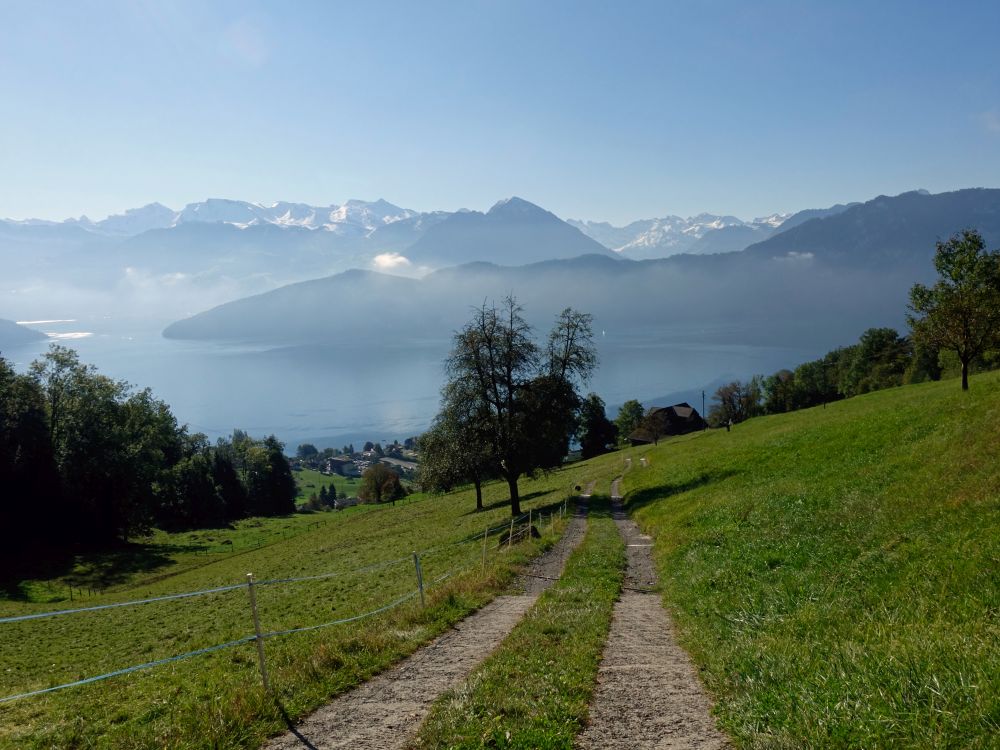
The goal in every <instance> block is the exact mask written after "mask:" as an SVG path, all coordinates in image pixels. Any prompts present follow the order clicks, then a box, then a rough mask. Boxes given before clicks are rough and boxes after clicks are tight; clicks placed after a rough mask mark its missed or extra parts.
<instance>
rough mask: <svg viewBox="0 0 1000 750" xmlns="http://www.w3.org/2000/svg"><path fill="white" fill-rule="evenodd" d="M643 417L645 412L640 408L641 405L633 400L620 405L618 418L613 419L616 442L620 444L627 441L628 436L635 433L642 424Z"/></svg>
mask: <svg viewBox="0 0 1000 750" xmlns="http://www.w3.org/2000/svg"><path fill="white" fill-rule="evenodd" d="M644 415H645V411H644V410H643V408H642V404H640V403H639V402H638V401H636V400H635V399H634V398H633V399H630V400H628V401H626V402H625V403H624V404H622V408H621V409H619V410H618V416H617V417H615V425H616V426H617V427H618V440H619V441H621V442H625V441H627V440H628V436H629V435H631V434H632V433H633V432H635V431H636V429H637V428H638V427H639V426H640V425H641V424H642V419H643V416H644Z"/></svg>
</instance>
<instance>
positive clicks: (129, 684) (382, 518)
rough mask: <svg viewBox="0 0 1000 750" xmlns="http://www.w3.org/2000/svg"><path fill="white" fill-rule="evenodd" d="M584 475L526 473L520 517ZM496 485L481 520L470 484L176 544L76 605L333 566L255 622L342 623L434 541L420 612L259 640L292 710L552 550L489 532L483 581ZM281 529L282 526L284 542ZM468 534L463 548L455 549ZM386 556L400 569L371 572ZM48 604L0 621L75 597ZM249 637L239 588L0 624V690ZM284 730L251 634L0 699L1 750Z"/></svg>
mask: <svg viewBox="0 0 1000 750" xmlns="http://www.w3.org/2000/svg"><path fill="white" fill-rule="evenodd" d="M595 471H596V469H595V468H594V467H593V466H590V465H583V464H577V465H574V466H573V467H569V468H567V469H565V470H563V471H560V472H556V473H553V474H551V475H549V476H547V477H542V478H540V479H539V480H537V481H525V482H524V483H523V484H522V495H523V497H524V499H525V504H524V507H525V510H527V509H528V508H531V509H533V510H535V511H536V512H537V510H538V509H540V508H542V509H545V510H546V511H551V510H553V509H554V508H555V507H556V504H558V503H561V502H562V501H563V499H564V498H566V497H567V496H568V495H570V494H572V491H573V487H574V486H575V485H577V484H580V483H583V482H586V481H589V479H590V478H591V476H590V475H591V474H592V473H594V472H595ZM504 493H505V485H503V486H501V485H499V484H497V485H491V486H489V487H488V488H487V491H486V496H485V501H486V503H487V504H488V505H492V506H493V507H492V509H491V510H487V511H486V512H484V513H475V512H474V511H473V508H474V507H475V502H474V499H473V497H472V494H471V492H459V493H454V494H451V495H447V496H444V497H440V498H436V497H435V498H428V499H424V500H422V501H417V502H407V503H406V504H402V505H398V506H397V507H395V508H392V507H384V508H361V509H356V510H354V509H352V510H351V511H345V512H344V513H342V514H336V515H334V514H316V515H311V516H306V517H303V520H302V521H298V520H297V519H274V520H273V521H265V522H262V523H263V526H262V527H261V529H259V531H260V532H261V534H262V535H263V536H264V537H265V538H266V539H267V540H268V543H266V544H265V545H264V546H262V547H260V548H251V549H248V550H247V551H246V552H245V553H242V554H239V553H237V554H225V555H220V556H219V557H218V558H217V559H215V558H213V557H211V556H198V555H194V554H193V553H189V552H184V553H181V554H180V555H179V559H177V560H176V561H175V562H173V563H169V564H167V565H165V566H164V567H163V568H162V569H160V570H158V571H156V572H155V573H154V572H142V573H136V574H134V575H133V576H132V577H131V578H129V577H128V576H125V579H126V580H123V581H122V582H121V583H119V584H118V585H116V586H115V587H114V588H113V589H111V590H110V591H109V592H108V593H107V594H104V595H99V596H88V597H87V598H86V599H85V601H82V602H81V601H78V602H75V603H74V604H76V605H77V606H78V605H80V604H83V605H86V606H91V605H95V604H106V603H111V602H115V601H125V600H130V599H135V598H142V597H155V596H161V595H165V594H172V593H175V592H182V591H191V590H195V589H204V588H210V587H216V586H226V585H231V584H235V583H240V582H241V581H245V574H246V573H247V572H249V571H252V572H253V573H254V574H255V575H256V576H257V577H258V579H281V578H285V577H295V576H305V575H313V574H321V573H327V572H340V573H342V575H338V576H336V577H331V578H325V579H322V580H313V581H303V582H298V583H280V582H278V583H274V584H272V585H267V586H262V587H260V588H259V590H258V592H257V597H258V602H259V605H260V614H261V620H262V625H263V629H264V631H265V632H274V631H281V630H285V629H291V628H296V627H303V626H310V625H315V624H320V623H324V622H328V621H331V620H336V619H340V618H347V617H351V616H354V615H357V614H360V613H364V612H367V611H370V610H372V609H375V608H377V607H380V606H382V605H384V604H386V603H388V602H391V601H393V600H394V599H397V598H399V597H401V596H403V595H405V594H407V593H408V592H412V591H413V589H414V588H415V577H414V569H413V562H412V559H411V558H410V554H411V552H413V551H414V550H433V551H431V552H429V553H427V554H424V555H423V557H422V564H423V572H424V579H425V581H428V582H430V581H432V580H433V579H435V578H437V577H438V576H440V575H442V574H444V573H446V572H448V571H454V570H457V571H459V572H458V574H456V575H455V576H453V577H452V578H448V579H447V580H445V581H443V582H441V583H439V584H438V585H437V586H435V587H433V588H432V589H431V595H430V598H429V601H428V607H427V609H426V610H421V609H420V607H419V604H417V603H415V601H413V600H411V601H410V602H408V603H407V604H405V605H403V606H401V607H398V608H395V609H392V610H390V611H389V612H387V613H386V614H384V615H380V616H377V617H374V618H371V619H366V620H361V621H358V622H353V623H348V624H344V625H337V626H333V627H329V628H324V629H320V630H315V631H311V632H304V633H297V634H292V635H287V636H282V637H276V638H273V639H268V640H267V641H266V647H267V654H268V659H269V662H270V668H271V678H272V683H273V684H274V686H275V688H276V691H277V695H278V697H279V699H280V701H281V703H282V706H283V708H284V710H286V711H287V713H288V715H290V716H292V717H294V716H297V715H299V714H301V713H303V712H305V711H308V710H310V709H311V708H314V707H316V706H318V705H320V704H322V703H323V702H324V701H325V700H326V699H327V698H328V697H329V696H331V695H333V694H336V693H338V692H341V691H343V690H345V689H347V688H348V687H350V686H351V685H353V684H356V683H357V682H358V681H359V680H362V679H365V678H366V677H367V676H368V675H370V674H372V673H374V672H376V671H379V670H381V669H383V668H385V667H386V666H387V665H388V664H390V663H392V662H393V661H395V660H397V659H399V658H401V657H402V656H403V655H405V654H407V653H409V652H411V651H412V650H413V649H415V648H416V647H417V646H418V645H420V644H421V643H423V642H426V641H427V640H428V639H430V638H431V637H433V636H434V635H435V634H437V633H439V632H441V631H442V630H443V629H444V628H446V627H448V626H449V625H450V624H451V623H453V622H455V621H456V620H457V619H459V618H460V617H462V616H464V615H465V614H466V613H468V612H469V611H471V610H472V609H474V608H476V607H478V606H481V605H482V604H483V603H484V602H485V601H487V600H488V599H490V598H491V597H492V596H493V595H495V593H496V592H497V591H498V590H500V589H501V588H502V587H503V585H504V583H505V581H506V580H507V579H508V578H509V575H510V571H511V569H512V566H513V565H516V564H517V563H518V562H520V561H523V560H524V559H526V556H527V555H530V554H534V553H537V552H538V550H539V549H540V547H541V546H544V545H545V544H548V543H551V541H552V538H553V534H552V533H549V534H547V535H546V536H545V537H543V539H542V540H541V542H540V543H539V542H528V543H523V544H519V545H515V547H514V550H513V552H511V553H508V552H506V551H504V552H497V551H496V550H495V543H496V538H495V537H494V539H493V542H492V544H491V547H493V548H494V549H493V551H492V553H491V559H492V560H494V561H495V564H492V565H491V566H489V568H488V569H487V572H486V574H485V575H484V574H482V573H481V572H480V566H481V563H480V560H481V551H482V546H481V543H480V541H479V540H480V539H481V535H482V533H483V530H484V529H485V527H486V526H487V524H493V525H496V524H502V523H503V521H504V519H507V518H509V509H508V506H506V505H503V504H502V499H503V497H505V495H504ZM317 521H319V522H320V523H319V525H318V526H317V525H315V524H316V522H317ZM272 523H273V524H281V529H282V532H281V534H271V535H268V534H267V526H268V525H270V524H272ZM553 531H554V532H557V531H558V525H557V526H556V527H555V529H554V530H553ZM202 533H203V532H202ZM219 533H220V534H226V533H229V534H234V535H237V536H239V535H241V534H244V533H245V532H244V531H242V530H239V529H238V530H236V531H234V532H219ZM285 534H291V535H290V536H288V537H287V538H282V537H283V535H285ZM477 535H478V536H477ZM185 538H186V537H185ZM464 540H468V541H467V542H465V543H461V542H463V541H464ZM455 543H458V544H455ZM173 546H176V545H173ZM173 546H172V545H171V542H170V538H169V536H168V535H162V536H158V537H156V538H155V540H154V543H153V544H152V545H151V547H154V548H157V549H161V551H162V554H163V555H164V556H165V557H168V558H169V557H170V556H171V555H174V554H176V552H175V550H174V549H173ZM181 546H185V545H181ZM153 553H154V554H155V550H154V552H153ZM197 560H200V561H201V563H200V564H196V561H197ZM389 561H396V562H393V563H391V564H387V565H379V564H380V563H386V562H389ZM92 562H93V564H95V565H97V564H99V562H100V561H96V560H95V561H92ZM463 570H464V571H466V572H464V573H462V572H461V571H463ZM36 586H37V584H36ZM54 604H55V603H52V602H50V603H44V602H18V601H5V602H0V617H2V616H11V615H19V614H29V613H33V612H39V611H45V610H50V609H53V608H60V607H66V606H71V605H70V603H69V602H60V603H58V604H55V606H53V605H54ZM252 633H253V624H252V621H251V618H250V612H249V608H248V600H247V591H246V589H245V587H243V588H240V589H236V590H233V591H225V592H219V593H215V594H210V595H207V596H201V597H195V598H190V599H181V600H172V601H165V602H157V603H153V604H146V605H142V606H139V607H127V608H120V609H109V610H102V611H96V612H87V613H80V614H72V615H65V616H60V617H54V618H51V619H40V620H29V621H23V622H13V623H11V622H7V623H2V622H0V664H2V665H3V668H2V669H0V698H2V697H5V696H9V695H13V694H17V693H20V692H22V691H28V690H38V689H43V688H46V687H49V686H54V685H58V684H61V683H65V682H69V681H73V680H77V679H82V678H86V677H89V676H92V675H97V674H101V673H104V672H109V671H112V670H116V669H121V668H124V667H128V666H131V665H135V664H141V663H145V662H151V661H155V660H158V659H162V658H166V657H169V656H172V655H175V654H180V653H183V652H187V651H191V650H194V649H199V648H204V647H208V646H212V645H215V644H220V643H223V642H226V641H230V640H234V639H239V638H243V637H245V636H248V635H250V634H252ZM283 728H284V722H283V720H282V716H281V712H280V710H279V709H278V707H276V706H275V704H274V703H273V702H272V701H270V700H268V699H267V698H266V696H265V695H264V694H263V691H262V690H261V687H260V676H259V674H258V673H257V667H256V654H255V651H254V644H253V643H244V644H242V645H239V646H235V647H233V648H229V649H226V650H222V651H218V652H215V653H210V654H206V655H203V656H197V657H194V658H191V659H187V660H185V661H179V662H175V663H171V664H166V665H163V666H158V667H155V668H153V669H149V670H146V671H141V672H136V673H133V674H128V675H123V676H119V677H114V678H111V679H108V680H105V681H102V682H97V683H93V684H89V685H83V686H80V687H75V688H69V689H66V690H62V691H59V692H55V693H51V694H47V695H41V696H36V697H31V698H24V699H20V700H17V701H13V702H7V703H0V747H3V748H7V747H10V748H29V747H39V748H41V747H45V748H51V747H63V748H69V747H114V748H138V747H213V748H229V747H256V746H259V744H260V742H261V741H262V739H263V738H264V737H266V736H267V735H268V734H270V733H273V732H275V731H278V730H280V729H283Z"/></svg>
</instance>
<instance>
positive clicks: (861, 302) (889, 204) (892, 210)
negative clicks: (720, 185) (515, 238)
mask: <svg viewBox="0 0 1000 750" xmlns="http://www.w3.org/2000/svg"><path fill="white" fill-rule="evenodd" d="M529 207H530V204H525V205H521V204H520V203H515V204H513V205H510V206H509V208H510V209H512V210H517V211H522V210H523V211H526V212H527V213H528V216H529V217H531V218H532V220H534V219H535V218H537V219H538V220H539V221H541V220H542V217H541V216H536V211H537V210H538V209H536V207H530V208H529ZM494 210H496V208H495V209H494ZM491 213H493V212H492V211H491ZM543 213H544V212H543ZM478 216H479V218H478V219H476V220H475V222H476V223H481V222H484V221H486V220H488V218H489V216H490V215H489V214H487V215H485V216H484V215H482V214H479V215H478ZM548 216H551V215H550V214H549V215H548ZM792 218H795V217H792ZM552 220H554V217H552V218H551V219H545V222H546V226H547V225H548V223H549V222H551V221H552ZM789 221H791V219H789V220H788V221H786V222H784V223H785V224H787V223H788V222H789ZM448 223H450V220H447V221H444V222H441V223H440V224H438V225H437V227H436V229H440V228H442V227H446V226H447V224H448ZM463 226H464V225H463ZM969 226H972V227H976V228H978V229H979V230H980V231H981V232H982V233H983V234H984V236H985V237H986V240H987V242H988V243H989V244H990V246H991V247H992V246H996V245H997V244H1000V190H985V189H974V190H962V191H957V192H954V193H945V194H941V195H929V194H926V193H922V192H912V193H904V194H903V195H900V196H896V197H892V198H890V197H885V196H880V197H878V198H876V199H874V200H871V201H868V202H866V203H861V204H852V205H850V206H840V207H837V208H836V210H830V211H824V212H819V213H818V214H817V215H814V216H813V217H811V218H806V220H804V221H802V222H801V223H798V222H796V223H795V224H794V225H793V226H792V227H791V228H789V229H787V230H786V231H784V232H777V233H774V234H772V235H771V236H769V237H768V238H767V239H765V240H763V241H761V242H758V243H755V244H753V245H751V246H750V247H748V248H747V249H745V250H742V251H739V252H729V253H723V254H712V255H692V254H686V255H675V256H671V257H668V258H661V259H654V260H644V261H634V260H628V259H625V258H621V257H620V256H617V257H616V256H614V255H613V254H611V253H608V252H607V251H606V250H604V251H603V252H600V253H595V254H590V255H585V256H581V257H577V258H573V259H554V260H546V261H544V262H539V263H533V264H529V265H521V264H512V265H498V264H492V263H470V264H463V265H458V266H454V267H449V268H444V269H441V270H438V271H435V272H433V273H430V274H429V275H427V276H425V277H424V278H422V279H413V278H399V277H393V276H387V275H384V274H379V273H374V272H360V271H350V272H348V273H343V274H338V275H334V276H330V277H326V278H321V279H317V280H313V281H307V282H303V283H299V284H294V285H290V286H285V287H282V288H280V289H276V290H274V291H271V292H268V293H265V294H261V295H258V296H254V297H249V298H246V299H241V300H237V301H235V302H231V303H228V304H224V305H221V306H218V307H216V308H214V309H211V310H208V311H206V312H204V313H200V314H198V315H195V316H193V317H190V318H188V319H185V320H181V321H178V322H176V323H174V324H173V325H171V326H169V327H168V328H167V329H166V331H165V335H166V336H168V337H175V338H191V339H230V340H253V341H266V342H270V343H288V342H295V341H302V342H307V341H317V340H325V341H330V340H336V339H337V338H338V337H341V336H342V335H343V334H342V331H343V330H344V328H346V329H347V330H350V331H352V332H353V335H355V336H359V335H360V336H364V337H375V340H384V341H391V340H396V339H399V340H405V339H412V338H420V337H432V336H447V335H448V334H449V333H450V331H452V330H454V329H455V328H456V327H457V326H458V325H460V324H461V322H462V321H463V320H465V319H466V318H467V317H468V311H469V309H470V306H473V305H477V304H481V303H482V301H483V300H484V299H500V298H502V297H503V296H504V295H505V294H507V293H509V292H514V293H515V294H516V295H517V297H518V298H519V299H520V300H521V301H522V302H523V304H524V305H525V307H526V309H527V310H529V311H530V312H531V313H532V314H533V315H536V316H538V317H537V318H536V321H537V322H538V323H539V324H544V321H545V320H547V319H548V317H550V316H552V315H554V314H555V313H557V312H558V311H559V310H560V309H562V308H563V307H565V306H567V305H571V306H574V307H577V308H580V309H583V310H587V311H588V312H591V313H592V314H594V316H595V322H596V326H597V328H599V329H603V330H612V331H615V332H616V334H617V335H628V333H629V332H635V331H638V330H649V329H654V328H658V327H663V326H675V327H676V326H680V327H689V328H690V331H691V335H692V336H693V337H696V338H697V337H700V338H702V339H705V340H714V341H718V342H724V343H747V342H750V341H753V342H756V343H767V344H770V345H788V344H789V342H792V341H811V342H816V341H817V340H819V341H822V342H823V343H824V345H829V346H835V345H837V343H838V342H839V343H846V342H849V341H852V340H854V339H855V338H856V337H857V335H858V334H859V333H860V332H861V331H862V330H864V329H865V328H868V327H870V326H876V325H893V326H897V327H902V325H903V322H904V314H905V306H906V299H907V292H908V290H909V288H910V286H911V285H912V284H913V283H914V282H916V281H928V280H930V279H931V278H932V276H933V268H932V264H931V259H932V257H933V253H934V246H935V242H936V241H937V240H939V239H945V238H947V237H949V236H950V235H951V234H953V233H954V232H956V231H958V230H959V229H962V228H964V227H969ZM726 228H729V229H734V228H737V226H736V225H729V226H728V227H726ZM428 235H431V232H428V233H427V235H425V238H426V237H427V236H428ZM701 240H704V236H703V237H702V238H701ZM330 300H336V301H337V309H338V313H337V319H338V323H339V324H341V325H338V326H337V327H335V328H331V327H330V326H329V325H328V323H327V318H326V317H325V316H324V314H323V311H324V310H326V309H328V307H329V304H330ZM342 326H343V327H342Z"/></svg>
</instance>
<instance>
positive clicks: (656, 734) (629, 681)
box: [577, 479, 731, 750]
mask: <svg viewBox="0 0 1000 750" xmlns="http://www.w3.org/2000/svg"><path fill="white" fill-rule="evenodd" d="M619 481H620V480H618V479H616V480H615V481H614V483H613V484H612V486H611V496H612V508H613V513H614V518H615V523H617V524H618V530H619V532H621V535H622V537H623V538H624V540H625V544H626V549H627V553H628V570H627V571H626V574H625V586H626V587H628V588H627V589H626V590H625V591H623V592H622V596H621V599H620V600H619V601H618V603H617V604H616V605H615V611H614V617H613V619H612V621H611V632H610V633H609V634H608V643H607V645H606V646H605V648H604V656H603V658H602V660H601V667H600V671H599V672H598V675H597V689H596V690H595V691H594V697H593V700H592V701H591V706H590V724H589V726H588V727H587V728H586V729H585V730H584V731H583V732H582V733H581V734H580V735H579V736H578V737H577V747H579V748H594V750H633V749H635V750H639V749H644V748H712V749H713V750H714V749H716V748H729V747H731V746H730V745H729V743H728V741H727V739H726V737H725V735H723V734H722V733H721V732H719V730H718V729H717V728H716V726H715V721H714V720H713V719H712V716H711V714H710V713H709V711H710V709H711V706H712V704H711V701H710V700H709V698H708V696H707V695H706V694H705V691H704V689H703V688H702V686H701V682H700V681H699V680H698V675H697V673H696V672H695V669H694V667H693V665H692V664H691V659H690V658H689V657H688V655H687V654H686V653H685V652H684V650H683V649H682V648H681V647H680V646H678V645H677V642H676V640H675V638H674V627H673V623H672V622H671V621H670V617H669V616H668V614H667V611H666V610H665V609H664V608H663V605H662V603H661V601H660V596H659V594H657V593H652V592H649V593H643V592H641V591H630V590H628V589H629V588H631V589H648V588H652V587H655V586H656V582H657V576H656V568H655V567H654V565H653V556H652V554H651V548H652V543H653V542H652V539H651V538H650V537H648V536H646V535H644V534H641V533H640V532H639V529H638V527H637V526H636V525H635V522H633V521H632V520H630V519H629V518H628V517H627V516H626V515H625V513H624V512H623V511H622V505H621V492H620V489H619V487H620V485H619Z"/></svg>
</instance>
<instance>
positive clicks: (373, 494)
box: [358, 464, 406, 503]
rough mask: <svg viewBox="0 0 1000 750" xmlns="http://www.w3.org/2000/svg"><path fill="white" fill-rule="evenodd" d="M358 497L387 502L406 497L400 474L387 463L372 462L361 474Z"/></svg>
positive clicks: (376, 501)
mask: <svg viewBox="0 0 1000 750" xmlns="http://www.w3.org/2000/svg"><path fill="white" fill-rule="evenodd" d="M358 497H359V498H360V499H361V500H363V501H364V502H366V503H386V502H393V503H395V502H396V501H397V500H400V499H402V498H404V497H406V489H404V487H403V485H402V483H401V482H400V481H399V474H397V473H396V472H394V471H393V470H392V469H390V468H389V467H388V466H386V465H385V464H372V465H371V466H369V467H368V468H367V469H365V472H364V474H362V475H361V486H360V487H359V488H358Z"/></svg>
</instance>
